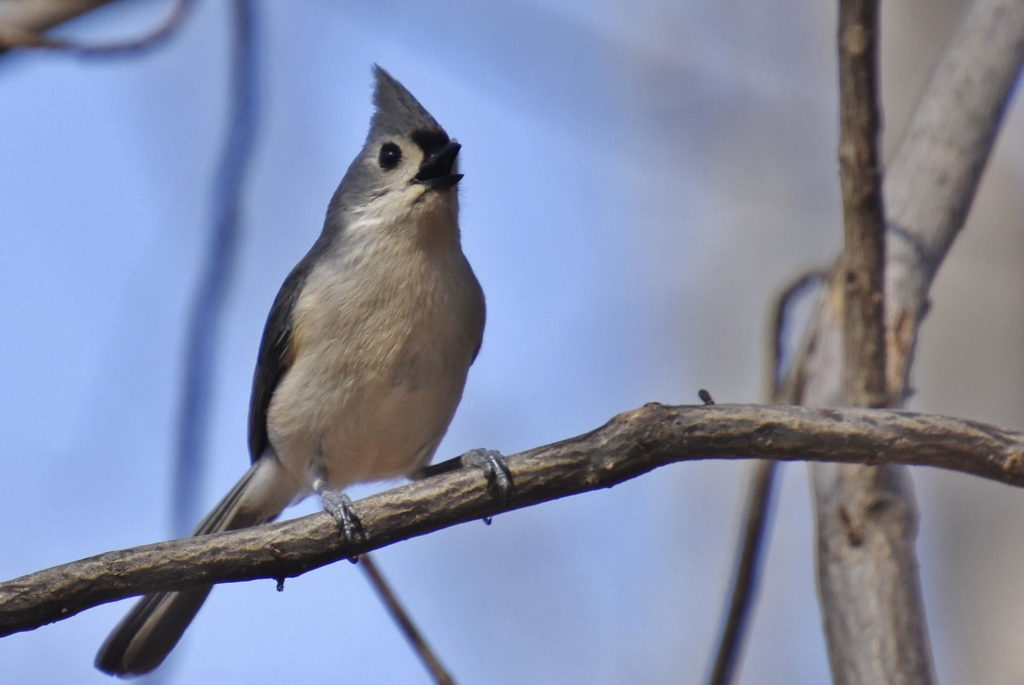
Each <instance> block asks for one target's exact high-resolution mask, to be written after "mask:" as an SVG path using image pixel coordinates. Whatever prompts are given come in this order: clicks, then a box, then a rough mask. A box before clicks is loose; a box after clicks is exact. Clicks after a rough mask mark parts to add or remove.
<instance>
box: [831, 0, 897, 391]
mask: <svg viewBox="0 0 1024 685" xmlns="http://www.w3.org/2000/svg"><path fill="white" fill-rule="evenodd" d="M877 55H878V2H877V0H840V2H839V178H840V181H841V182H842V189H843V193H842V195H843V237H844V248H843V267H844V273H843V360H844V364H843V396H844V399H845V404H847V405H850V406H856V407H883V406H885V400H886V394H885V321H884V317H883V315H882V306H883V298H882V294H883V293H882V269H883V267H884V265H885V213H884V211H883V208H882V207H883V204H882V174H881V170H880V166H881V165H880V163H879V160H878V131H879V129H880V127H881V117H880V116H879V112H878V105H877V103H876V99H877V91H878V87H877V77H876V75H875V61H876V57H877Z"/></svg>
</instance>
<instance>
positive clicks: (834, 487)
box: [786, 0, 1024, 682]
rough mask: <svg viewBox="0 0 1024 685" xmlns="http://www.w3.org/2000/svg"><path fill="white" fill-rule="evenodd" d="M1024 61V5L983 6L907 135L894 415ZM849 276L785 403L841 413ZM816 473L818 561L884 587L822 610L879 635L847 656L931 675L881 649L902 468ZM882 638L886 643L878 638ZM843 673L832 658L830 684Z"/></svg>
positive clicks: (898, 191) (891, 308) (888, 185)
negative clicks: (895, 662)
mask: <svg viewBox="0 0 1024 685" xmlns="http://www.w3.org/2000/svg"><path fill="white" fill-rule="evenodd" d="M1022 59H1024V4H1022V3H1020V2H1019V1H1018V0H976V1H975V2H974V3H973V4H972V5H971V7H970V8H969V10H968V12H967V14H966V15H965V18H964V21H963V23H962V24H961V26H960V28H959V30H958V31H957V33H956V35H955V36H954V37H953V39H952V40H951V42H950V45H949V46H948V47H947V49H946V51H945V53H944V54H943V57H942V59H941V61H940V62H939V64H938V66H937V67H936V70H935V72H934V73H933V75H932V78H931V80H930V82H929V84H928V86H927V88H926V89H925V92H924V94H923V96H922V99H921V102H920V104H919V105H918V107H917V110H916V111H915V113H914V116H913V118H912V120H911V123H910V127H909V129H908V134H907V136H906V138H905V139H904V141H903V143H902V145H901V146H900V149H899V151H898V152H897V154H896V156H895V158H894V159H893V161H892V163H891V164H890V165H888V170H887V174H886V178H885V181H884V192H885V197H886V203H887V208H886V209H887V221H888V236H887V237H888V239H889V242H888V245H887V248H888V254H887V259H886V271H885V286H886V290H885V293H886V294H885V296H886V308H885V315H886V346H887V367H888V368H887V374H888V379H887V385H888V389H889V394H890V396H891V398H892V400H893V402H894V403H896V404H900V403H902V402H903V401H904V400H905V398H906V397H907V396H908V394H909V375H910V367H911V362H912V360H913V355H914V350H915V348H916V342H917V335H918V328H919V324H920V322H921V320H922V319H923V317H924V315H925V312H926V310H927V301H928V291H929V289H930V287H931V283H932V280H933V279H934V276H935V273H936V272H937V270H938V268H939V265H940V264H941V263H942V261H943V259H944V258H945V256H946V254H947V252H948V250H949V247H950V245H952V242H953V239H954V238H955V237H956V235H957V233H959V231H960V230H961V228H962V226H963V221H964V218H965V217H966V216H967V212H968V210H969V208H970V206H971V202H972V200H973V198H974V193H975V190H976V188H977V185H978V181H979V179H980V176H981V172H982V170H983V169H984V167H985V163H986V162H987V160H988V156H989V152H990V151H991V147H992V142H993V141H994V139H995V136H996V132H997V131H998V130H999V124H1000V122H1001V119H1002V114H1003V111H1004V109H1005V107H1006V104H1007V101H1008V99H1009V95H1010V93H1011V92H1012V86H1013V83H1014V81H1015V80H1016V78H1017V74H1018V72H1019V70H1020V67H1021V61H1022ZM841 273H842V272H841V270H838V269H837V270H834V271H833V276H832V278H831V281H830V284H829V287H828V289H827V291H826V292H825V293H823V295H822V297H821V298H820V299H819V304H818V307H817V309H816V310H815V313H814V315H813V317H812V323H811V325H810V326H809V327H808V332H807V334H806V335H805V337H804V342H803V350H802V353H801V355H800V358H799V361H798V362H797V363H795V364H794V366H793V369H792V372H791V373H790V375H789V378H788V379H787V384H786V390H787V392H786V396H787V401H789V402H793V403H796V402H801V403H804V404H811V405H816V406H830V405H833V406H834V405H835V404H838V403H839V402H840V399H841V395H842V390H841V388H842V373H841V369H842V345H841V342H840V334H839V331H840V322H841V320H842V318H843V313H842V306H841V303H842V298H841V296H840V293H841V292H842V278H841V277H840V276H841ZM811 473H812V480H813V485H814V497H815V510H816V516H817V523H818V530H819V544H820V545H821V548H822V550H821V554H822V555H823V556H824V557H831V558H836V552H835V550H834V549H831V548H829V545H830V544H836V545H844V544H846V547H847V550H848V551H849V552H850V553H851V554H853V553H856V556H857V559H858V560H859V561H858V562H857V563H856V564H851V565H850V567H849V570H850V571H851V573H853V574H855V575H859V577H861V578H865V577H867V576H869V575H874V579H875V580H876V581H878V582H876V583H875V586H876V588H877V589H878V593H877V594H875V595H873V596H865V595H864V594H857V593H856V592H854V588H846V592H845V596H846V598H847V599H848V601H847V602H845V604H844V606H843V607H838V606H837V604H838V601H839V600H838V598H837V597H836V596H831V595H830V596H828V597H826V598H825V599H824V600H823V603H824V604H825V605H826V607H828V606H832V607H833V608H834V609H835V611H836V612H838V613H842V612H843V611H846V610H852V611H853V612H854V613H850V614H847V615H846V616H845V620H846V621H847V622H848V623H849V624H851V625H853V624H856V623H859V624H860V625H875V626H878V627H879V633H878V634H876V636H875V638H876V639H874V641H873V642H872V643H871V644H866V643H863V642H862V643H860V644H859V645H857V644H850V645H847V646H850V647H857V648H858V649H859V648H860V647H864V648H865V649H866V650H868V651H870V650H871V649H874V652H873V654H874V655H875V656H877V657H881V658H886V659H889V658H904V660H905V662H906V663H908V664H910V665H911V670H913V665H912V663H911V661H912V660H913V659H914V658H919V659H922V660H923V661H921V662H920V663H921V665H922V666H923V665H924V664H925V663H926V661H927V655H925V654H921V653H917V654H910V653H904V654H902V655H899V656H897V655H894V654H893V653H892V652H886V653H885V654H884V655H883V654H882V650H883V649H886V650H887V649H890V648H895V649H897V650H898V649H900V648H899V647H898V646H896V645H897V643H898V642H899V640H893V641H891V642H890V641H889V638H890V637H892V636H894V635H898V634H901V633H903V634H905V633H906V631H907V629H908V626H907V625H905V624H902V623H900V622H899V620H898V614H900V613H901V612H889V611H888V610H889V609H890V608H891V607H892V604H891V602H890V599H891V597H892V596H893V594H892V593H893V592H895V588H894V587H893V586H892V585H888V586H886V585H885V584H884V582H882V575H878V574H875V570H874V565H878V564H885V563H887V562H886V559H888V558H890V557H891V556H892V555H893V554H894V553H897V552H899V550H900V548H899V546H898V544H899V543H894V542H893V541H894V540H898V539H900V538H902V539H912V538H913V536H914V534H915V531H916V526H917V520H916V512H915V507H914V502H913V493H912V488H911V484H910V481H909V478H908V477H907V474H906V472H905V471H904V470H903V469H899V468H888V469H886V470H885V471H884V472H881V473H879V472H873V471H871V470H864V469H849V468H846V467H840V466H836V465H831V464H815V465H812V468H811ZM857 474H859V476H858V475H857ZM885 530H888V531H889V532H890V533H891V535H888V534H885V533H884V531H885ZM844 541H846V542H845V543H844ZM847 543H849V544H847ZM854 543H858V544H859V546H858V545H857V544H854ZM904 549H905V546H904ZM819 563H820V564H823V565H825V564H827V562H825V561H820V562H819ZM847 577H849V575H848V576H847ZM830 587H833V588H835V589H836V590H839V591H841V590H843V587H844V586H843V585H842V582H841V581H840V582H836V583H830ZM830 592H831V591H830ZM882 613H886V614H887V615H886V617H882ZM904 615H906V614H904ZM883 624H884V625H883ZM922 627H923V626H922ZM882 633H884V635H885V637H879V636H878V635H880V634H882ZM883 644H884V645H885V647H884V648H883V646H882V645H883ZM860 653H861V655H864V654H865V653H867V652H866V651H861V652H860ZM850 654H851V656H850V658H848V659H844V662H845V663H846V665H847V666H849V668H850V671H849V673H848V675H849V677H850V680H851V681H857V680H861V681H863V682H884V681H883V680H877V679H873V678H872V677H871V676H869V675H866V672H865V671H863V670H861V669H860V667H861V666H863V665H864V664H865V663H867V661H866V660H865V659H859V658H858V657H856V656H853V652H852V651H851V652H850ZM874 661H875V662H876V663H877V661H878V659H874ZM835 668H836V662H835V657H834V656H833V670H834V672H835ZM918 672H919V673H920V672H922V671H920V670H918ZM844 677H845V676H844ZM837 679H838V675H837ZM847 682H848V681H847Z"/></svg>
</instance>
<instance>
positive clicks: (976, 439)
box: [0, 404, 1024, 635]
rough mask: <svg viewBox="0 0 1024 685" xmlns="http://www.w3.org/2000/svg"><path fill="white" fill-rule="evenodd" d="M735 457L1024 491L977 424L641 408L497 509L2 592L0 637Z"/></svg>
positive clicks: (114, 566) (401, 518) (426, 488)
mask: <svg viewBox="0 0 1024 685" xmlns="http://www.w3.org/2000/svg"><path fill="white" fill-rule="evenodd" d="M746 457H753V458H761V459H780V460H818V461H835V462H847V463H868V464H879V463H882V462H883V461H885V462H886V463H899V464H916V465H923V466H936V467H940V468H946V469H952V470H956V471H960V472H963V473H968V474H973V475H976V476H981V477H983V478H988V479H991V480H996V481H999V482H1002V483H1006V484H1009V485H1016V486H1024V433H1022V432H1020V431H1012V430H1006V429H1002V428H997V427H995V426H990V425H987V424H983V423H979V422H977V421H970V420H966V419H955V418H948V417H941V416H934V415H928V414H918V413H914V412H899V411H885V410H872V409H841V410H840V409H805V408H800V407H765V406H757V405H712V406H700V407H693V406H683V407H668V406H663V405H660V404H648V405H645V406H643V407H641V408H639V409H635V410H632V411H628V412H625V413H623V414H620V415H618V416H616V417H614V418H613V419H612V420H611V421H609V422H608V423H606V424H605V425H604V426H602V427H600V428H598V429H596V430H594V431H591V432H589V433H586V434H585V435H581V436H579V437H576V438H572V439H569V440H563V441H561V442H557V443H553V444H551V445H545V446H543V447H538V448H535V449H532V450H529V451H527V452H522V453H519V454H515V455H512V456H510V457H509V458H508V465H509V468H510V470H511V473H512V477H513V479H514V480H515V483H516V491H517V494H516V496H515V497H514V498H513V499H512V500H511V501H510V502H509V503H508V504H507V505H506V506H504V507H503V506H501V505H499V504H498V503H497V502H495V500H493V499H492V498H491V497H489V496H488V494H487V488H486V486H485V482H484V480H485V479H484V477H483V475H482V474H481V473H480V471H479V470H477V469H471V468H470V469H461V470H458V471H454V472H451V473H447V474H444V475H441V476H436V477H433V478H427V479H424V480H422V481H417V482H414V483H410V484H409V485H405V486H402V487H399V488H395V489H393V490H388V491H386V492H383V493H380V494H377V495H374V496H372V497H367V498H365V499H363V500H360V501H358V502H356V503H355V507H354V508H355V512H356V514H357V515H358V516H359V519H360V521H361V522H362V525H363V529H364V531H365V537H364V538H363V539H362V540H359V541H357V542H356V543H354V544H343V543H342V542H341V541H340V540H339V537H338V531H337V525H336V523H335V522H334V519H332V518H331V517H330V516H329V515H328V514H324V513H320V514H313V515H311V516H306V517H303V518H300V519H295V520H291V521H284V522H281V523H273V524H268V525H264V526H257V527H255V528H246V529H243V530H239V531H232V532H228V533H219V534H217V535H209V536H203V537H198V538H187V539H184V540H175V541H172V542H162V543H158V544H154V545H145V546H143V547H135V548H132V549H126V550H120V551H114V552H107V553H105V554H100V555H98V556H94V557H90V558H87V559H82V560H80V561H75V562H71V563H69V564H64V565H62V566H56V567H53V568H50V569H46V570H44V571H39V572H36V573H32V574H29V575H26V576H22V577H21V578H17V579H14V580H11V581H8V582H5V583H0V635H8V634H11V633H14V632H18V631H21V630H30V629H32V628H36V627H39V626H41V625H44V624H46V623H51V622H53V621H57V620H61V619H64V618H67V617H69V616H73V615H74V614H76V613H78V612H80V611H83V610H84V609H87V608H89V607H92V606H96V605H98V604H102V603H104V602H110V601H113V600H115V599H120V598H122V597H128V596H130V595H138V594H142V593H145V592H152V591H157V590H180V589H182V588H185V587H189V586H192V585H199V584H204V583H211V582H228V581H240V580H252V579H255V578H274V579H283V578H286V577H290V576H297V575H300V574H302V573H305V572H306V571H309V570H311V569H314V568H318V567H320V566H324V565H326V564H329V563H331V562H333V561H337V560H339V559H348V558H350V557H353V556H357V555H359V554H363V553H365V552H367V551H369V550H371V549H376V548H379V547H383V546H386V545H389V544H392V543H394V542H397V541H399V540H404V539H407V538H411V537H415V536H419V535H424V534H426V533H430V532H432V531H435V530H439V529H441V528H445V527H448V526H452V525H455V524H457V523H463V522H466V521H472V520H476V519H480V518H482V517H485V516H493V515H495V514H498V513H501V512H503V511H508V510H512V509H518V508H522V507H526V506H529V505H532V504H537V503H539V502H544V501H547V500H552V499H557V498H560V497H565V496H567V495H572V494H577V493H581V492H587V491H590V490H596V489H598V488H606V487H611V486H613V485H616V484H618V483H622V482H624V481H626V480H629V479H631V478H634V477H636V476H639V475H641V474H644V473H647V472H648V471H651V470H653V469H655V468H657V467H659V466H664V465H666V464H670V463H674V462H681V461H692V460H700V459H715V458H717V459H737V458H746Z"/></svg>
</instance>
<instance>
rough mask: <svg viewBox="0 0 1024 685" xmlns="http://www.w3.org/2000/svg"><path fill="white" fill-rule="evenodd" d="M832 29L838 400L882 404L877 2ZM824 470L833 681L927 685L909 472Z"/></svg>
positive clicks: (820, 539)
mask: <svg viewBox="0 0 1024 685" xmlns="http://www.w3.org/2000/svg"><path fill="white" fill-rule="evenodd" d="M838 34H839V35H838V51H839V60H838V61H839V101H840V105H839V112H840V115H839V154H838V156H839V172H840V174H839V175H840V180H841V185H842V198H843V226H844V251H843V255H842V257H841V259H840V263H839V266H838V269H839V270H840V272H841V273H840V276H839V280H840V281H841V282H842V309H843V316H842V341H843V346H842V347H843V350H842V369H843V371H842V387H843V402H844V404H846V405H849V406H860V407H882V406H885V405H886V402H887V399H888V396H887V393H886V349H885V320H884V313H883V311H884V310H883V307H884V297H883V287H884V286H883V281H884V278H883V268H884V264H885V230H884V229H885V226H884V221H885V219H884V210H883V201H882V188H881V172H880V166H881V164H880V161H879V153H878V135H879V129H880V127H881V120H880V119H881V118H880V116H879V112H878V104H877V98H878V86H877V75H876V62H877V55H878V4H877V0H840V2H839V31H838ZM835 473H836V478H835V480H834V481H833V483H832V487H829V488H824V489H819V490H818V491H817V493H816V501H815V505H816V512H817V514H818V518H817V532H818V535H817V546H816V561H817V563H816V567H817V577H818V592H819V594H820V597H821V611H822V615H823V619H824V624H825V636H826V639H827V643H828V652H829V662H830V664H831V670H832V679H833V682H835V683H836V684H837V685H855V684H856V685H872V684H875V683H920V684H922V685H925V684H927V683H931V682H933V681H934V675H933V673H934V667H933V666H932V660H931V648H930V645H929V641H928V629H927V623H926V620H925V614H924V602H923V600H922V594H921V581H920V577H919V574H918V564H917V555H916V552H915V550H914V540H915V538H916V536H917V510H916V507H915V503H914V500H913V497H912V493H911V491H910V477H909V474H906V473H903V472H902V471H901V470H900V469H898V468H896V467H887V466H881V467H872V466H862V465H845V466H840V467H837V468H836V469H835Z"/></svg>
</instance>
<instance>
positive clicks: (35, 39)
mask: <svg viewBox="0 0 1024 685" xmlns="http://www.w3.org/2000/svg"><path fill="white" fill-rule="evenodd" d="M194 2H195V0H175V4H174V6H173V7H172V8H171V12H170V14H168V16H167V18H166V19H164V21H163V22H161V23H160V25H159V26H157V27H156V28H155V29H153V30H152V31H150V32H148V33H145V34H143V35H141V36H139V37H137V38H132V39H130V40H124V41H113V42H110V43H99V44H95V45H89V44H87V43H81V42H78V41H75V40H70V39H67V38H55V37H53V36H49V35H46V34H43V33H42V32H41V30H40V29H41V28H42V27H40V29H37V28H34V27H31V26H26V25H23V24H18V23H16V22H14V21H7V20H6V17H5V18H4V19H5V20H4V21H0V52H2V51H4V50H15V49H44V50H58V51H62V52H67V53H73V54H76V55H79V56H85V57H96V56H113V55H126V54H137V53H140V52H144V51H146V50H149V49H150V48H154V47H157V46H159V45H161V44H162V43H163V42H164V41H166V40H167V39H168V38H170V37H171V36H172V35H173V34H174V33H175V32H176V31H177V30H178V28H179V27H180V26H181V25H182V23H183V22H184V20H185V16H186V15H187V14H188V12H189V10H190V9H191V7H192V5H193V4H194ZM101 4H103V3H98V2H97V3H91V4H87V6H86V7H85V8H84V9H82V10H80V11H79V14H81V13H84V12H85V11H88V10H89V9H94V8H95V7H97V6H99V5H101ZM71 16H75V15H71ZM66 18H71V17H66ZM66 18H65V19H66Z"/></svg>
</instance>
